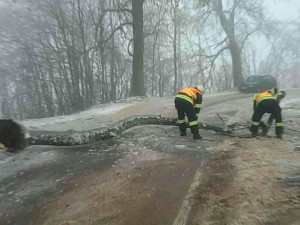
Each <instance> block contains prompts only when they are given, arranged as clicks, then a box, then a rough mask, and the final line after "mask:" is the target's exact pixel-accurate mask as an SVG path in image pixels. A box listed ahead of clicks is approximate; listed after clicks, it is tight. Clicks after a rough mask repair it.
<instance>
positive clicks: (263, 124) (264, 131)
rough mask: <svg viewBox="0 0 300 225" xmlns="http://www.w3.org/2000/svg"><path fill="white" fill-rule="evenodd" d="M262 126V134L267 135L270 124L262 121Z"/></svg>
mask: <svg viewBox="0 0 300 225" xmlns="http://www.w3.org/2000/svg"><path fill="white" fill-rule="evenodd" d="M260 127H261V129H262V132H261V134H262V136H266V135H267V133H268V126H267V125H266V124H265V123H264V122H260Z"/></svg>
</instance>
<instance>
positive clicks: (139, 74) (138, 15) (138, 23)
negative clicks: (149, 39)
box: [130, 0, 146, 96]
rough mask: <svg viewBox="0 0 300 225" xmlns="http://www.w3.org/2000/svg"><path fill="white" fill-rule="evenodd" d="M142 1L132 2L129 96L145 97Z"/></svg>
mask: <svg viewBox="0 0 300 225" xmlns="http://www.w3.org/2000/svg"><path fill="white" fill-rule="evenodd" d="M143 3H144V0H132V30H133V62H132V69H133V73H132V78H131V87H130V96H145V95H146V91H145V84H144V58H143V57H144V31H143V27H144V26H143Z"/></svg>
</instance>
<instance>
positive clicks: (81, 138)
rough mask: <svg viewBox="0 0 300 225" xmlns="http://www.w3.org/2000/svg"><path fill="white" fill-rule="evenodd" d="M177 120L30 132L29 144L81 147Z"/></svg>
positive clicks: (209, 126)
mask: <svg viewBox="0 0 300 225" xmlns="http://www.w3.org/2000/svg"><path fill="white" fill-rule="evenodd" d="M176 121H177V118H171V117H162V116H135V117H131V118H129V119H125V120H122V121H120V122H118V123H117V124H115V125H114V126H112V127H111V128H100V129H93V130H89V131H65V132H54V131H32V132H30V135H31V136H32V141H31V144H33V145H56V146H72V145H82V144H87V143H91V142H96V141H103V140H106V139H109V138H112V137H114V136H116V135H118V134H120V133H122V132H123V131H125V130H127V129H129V128H131V127H134V126H141V125H150V124H157V125H171V126H176V125H177V124H176ZM198 126H199V128H201V129H208V130H214V131H217V132H222V133H231V132H232V131H231V129H229V128H228V127H226V126H223V125H218V124H212V123H207V122H204V121H202V122H199V123H198Z"/></svg>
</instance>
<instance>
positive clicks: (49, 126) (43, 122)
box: [19, 97, 142, 131]
mask: <svg viewBox="0 0 300 225" xmlns="http://www.w3.org/2000/svg"><path fill="white" fill-rule="evenodd" d="M141 99H142V98H141V97H134V98H129V99H126V100H120V101H118V102H115V103H108V104H101V105H97V106H94V107H92V108H90V109H88V110H85V111H82V112H79V113H75V114H71V115H66V116H56V117H48V118H42V119H29V120H22V121H19V122H20V123H21V124H23V125H24V126H25V127H27V129H29V130H52V131H66V130H72V129H74V130H85V129H91V128H94V127H95V123H96V124H97V125H96V126H97V127H103V126H104V124H103V123H102V121H103V120H98V119H97V118H103V117H106V116H109V115H113V114H115V113H117V112H119V111H121V110H122V109H124V108H127V107H129V106H131V105H132V104H135V103H136V102H139V101H141ZM88 121H89V122H88ZM70 122H72V123H70ZM91 123H92V124H94V126H91V127H89V126H90V124H91Z"/></svg>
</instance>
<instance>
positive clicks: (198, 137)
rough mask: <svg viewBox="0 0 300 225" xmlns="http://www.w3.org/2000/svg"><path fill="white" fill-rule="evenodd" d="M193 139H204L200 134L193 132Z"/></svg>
mask: <svg viewBox="0 0 300 225" xmlns="http://www.w3.org/2000/svg"><path fill="white" fill-rule="evenodd" d="M193 139H202V136H201V135H200V134H193Z"/></svg>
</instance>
